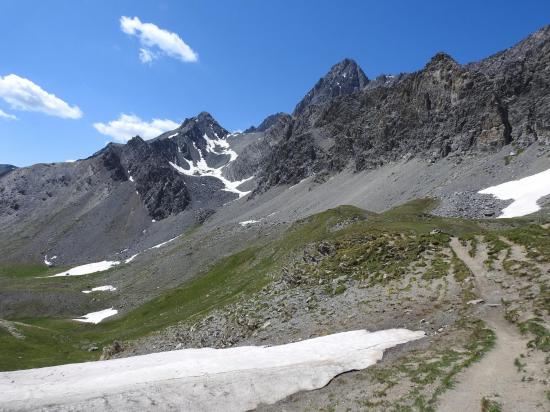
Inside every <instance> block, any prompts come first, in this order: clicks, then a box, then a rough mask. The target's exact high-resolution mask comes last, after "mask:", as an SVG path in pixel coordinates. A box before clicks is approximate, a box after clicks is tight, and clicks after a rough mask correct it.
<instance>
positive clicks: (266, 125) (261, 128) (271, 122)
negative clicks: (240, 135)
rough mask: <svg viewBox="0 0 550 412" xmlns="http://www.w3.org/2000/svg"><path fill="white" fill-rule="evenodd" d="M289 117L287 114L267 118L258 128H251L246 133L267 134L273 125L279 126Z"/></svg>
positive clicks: (272, 115) (276, 114)
mask: <svg viewBox="0 0 550 412" xmlns="http://www.w3.org/2000/svg"><path fill="white" fill-rule="evenodd" d="M288 117H289V115H288V114H286V113H282V112H279V113H275V114H271V115H269V116H267V117H266V118H265V119H264V120H263V121H262V122H261V123H260V125H259V126H258V127H255V126H251V127H249V128H248V129H246V130H245V131H244V133H259V132H265V131H266V130H267V129H269V128H271V127H272V126H273V125H275V124H277V123H278V122H280V121H281V120H284V119H285V118H288Z"/></svg>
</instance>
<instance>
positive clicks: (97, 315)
mask: <svg viewBox="0 0 550 412" xmlns="http://www.w3.org/2000/svg"><path fill="white" fill-rule="evenodd" d="M117 313H118V310H116V309H113V308H109V309H104V310H100V311H99V312H91V313H88V314H86V315H84V316H81V317H79V318H77V319H73V320H76V321H78V322H84V323H93V324H94V325H97V324H98V323H99V322H101V321H102V320H103V319H105V318H108V317H109V316H114V315H116V314H117Z"/></svg>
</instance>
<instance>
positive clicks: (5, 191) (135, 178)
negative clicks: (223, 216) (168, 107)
mask: <svg viewBox="0 0 550 412" xmlns="http://www.w3.org/2000/svg"><path fill="white" fill-rule="evenodd" d="M229 135H230V134H229V132H228V131H227V130H225V129H223V128H222V127H221V126H220V125H219V124H218V123H217V122H216V121H215V120H214V119H213V118H212V116H210V115H209V114H208V113H201V114H199V115H198V116H197V117H195V118H191V119H187V120H186V121H185V122H184V123H183V124H182V125H181V127H179V128H178V129H176V130H174V131H171V132H168V133H165V134H163V135H161V136H159V137H158V138H156V139H153V140H150V141H144V140H143V139H141V138H140V137H138V136H136V137H134V138H133V139H132V140H130V141H129V142H128V143H127V144H115V143H110V144H108V145H107V146H106V147H105V148H103V149H102V150H100V151H99V152H97V153H96V154H94V155H93V156H91V157H89V158H87V159H84V160H79V161H76V162H72V163H55V164H39V165H34V166H32V167H28V168H20V169H16V170H14V171H12V172H11V173H9V174H7V175H5V176H4V177H3V178H2V184H1V189H0V224H2V227H3V231H2V232H3V233H2V236H0V247H1V248H2V250H3V251H4V253H3V256H2V257H1V258H0V260H5V261H10V260H16V261H19V260H21V259H25V260H31V261H35V262H36V261H41V260H42V259H43V257H44V256H45V255H49V256H53V255H58V256H59V259H58V260H57V261H56V263H57V264H63V263H67V262H73V261H84V262H86V261H90V260H93V259H100V260H102V259H103V258H104V257H105V256H109V255H112V254H113V253H115V252H117V251H120V250H123V249H124V250H125V255H130V254H131V253H132V252H133V251H135V250H139V248H140V247H142V248H143V247H148V246H151V245H152V244H156V243H159V242H160V241H162V240H166V239H168V238H170V237H173V236H174V235H175V234H179V233H181V232H182V231H183V230H185V228H188V227H191V226H192V225H194V224H196V223H200V222H201V221H202V220H204V218H206V217H207V216H208V215H209V214H211V213H212V211H213V210H215V209H216V208H219V207H221V206H222V205H223V204H225V203H227V202H230V201H232V200H235V199H237V198H239V197H240V196H242V195H243V194H244V193H246V192H245V191H244V190H243V191H241V190H240V189H239V186H240V184H241V182H235V181H232V180H231V179H227V178H225V177H224V176H223V174H222V170H223V168H224V167H225V166H226V165H227V164H229V163H231V162H232V161H234V160H235V159H236V158H237V157H238V155H237V153H236V152H235V151H233V150H232V149H230V148H229V143H228V142H227V141H226V138H227V137H228V136H229ZM251 178H252V176H251V175H247V176H246V179H248V180H250V179H251ZM246 179H245V180H246ZM242 183H244V182H242ZM168 218H170V219H168ZM167 219H168V221H167V222H163V220H167ZM140 245H141V246H140Z"/></svg>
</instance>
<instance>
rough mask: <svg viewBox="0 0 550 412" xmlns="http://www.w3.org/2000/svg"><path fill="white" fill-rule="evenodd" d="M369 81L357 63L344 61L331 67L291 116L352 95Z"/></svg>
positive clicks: (349, 60)
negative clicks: (337, 98) (311, 107)
mask: <svg viewBox="0 0 550 412" xmlns="http://www.w3.org/2000/svg"><path fill="white" fill-rule="evenodd" d="M368 82H369V80H368V79H367V76H365V73H363V70H361V68H360V67H359V66H358V65H357V63H356V62H355V61H353V60H351V59H344V60H342V61H341V62H340V63H338V64H335V65H334V66H332V68H331V69H330V71H329V72H328V73H327V74H326V75H325V76H324V77H323V78H321V79H320V80H319V81H318V82H317V84H315V86H313V89H311V90H310V91H309V92H308V93H307V94H306V95H305V97H304V98H303V99H302V101H301V102H300V103H298V104H297V105H296V108H295V109H294V112H293V113H292V114H293V116H299V115H301V114H303V112H304V111H305V110H306V108H307V107H308V106H319V105H323V104H325V103H327V102H329V101H330V100H332V99H334V98H335V97H338V96H344V95H348V94H352V93H354V92H356V91H359V90H361V89H362V88H364V87H365V86H366V85H367V83H368Z"/></svg>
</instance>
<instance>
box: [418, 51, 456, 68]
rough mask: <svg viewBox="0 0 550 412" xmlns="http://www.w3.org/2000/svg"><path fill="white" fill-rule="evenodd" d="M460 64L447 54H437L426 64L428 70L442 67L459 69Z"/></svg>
mask: <svg viewBox="0 0 550 412" xmlns="http://www.w3.org/2000/svg"><path fill="white" fill-rule="evenodd" d="M459 66H460V64H458V63H457V61H456V60H455V59H453V58H452V56H451V55H449V54H448V53H445V52H437V53H436V54H435V55H434V56H433V57H432V58H431V59H430V61H429V62H428V64H426V67H425V68H426V70H431V69H433V68H440V67H459Z"/></svg>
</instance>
